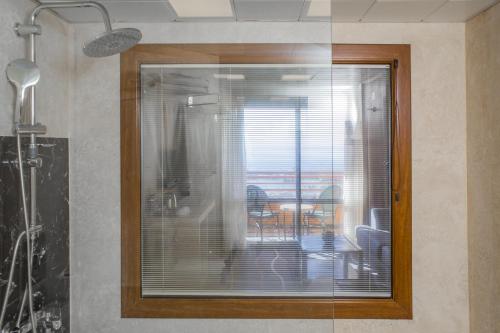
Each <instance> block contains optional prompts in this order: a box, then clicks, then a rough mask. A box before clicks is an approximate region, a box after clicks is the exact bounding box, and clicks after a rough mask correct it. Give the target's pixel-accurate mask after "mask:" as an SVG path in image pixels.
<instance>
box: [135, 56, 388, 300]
mask: <svg viewBox="0 0 500 333" xmlns="http://www.w3.org/2000/svg"><path fill="white" fill-rule="evenodd" d="M141 86H142V87H143V89H142V96H141V115H142V122H141V124H142V128H141V132H142V181H141V186H142V221H141V226H142V227H141V231H142V234H141V246H142V249H141V251H142V252H141V258H142V260H141V264H142V270H141V272H142V273H141V274H142V277H141V278H142V293H143V296H144V297H154V296H203V295H209V296H290V297H311V296H315V297H332V296H333V295H334V294H335V295H336V296H337V295H338V296H341V297H343V296H347V297H351V296H356V297H358V296H361V297H389V296H390V295H391V289H390V284H391V282H390V281H391V276H390V271H391V266H390V265H391V244H390V240H391V237H390V233H391V230H390V226H391V218H390V133H391V130H390V128H391V126H390V124H391V119H390V113H391V112H390V110H391V101H390V69H389V67H388V66H380V65H376V66H375V65H335V66H334V67H333V69H332V68H330V66H318V65H231V66H229V65H143V66H142V68H141Z"/></svg>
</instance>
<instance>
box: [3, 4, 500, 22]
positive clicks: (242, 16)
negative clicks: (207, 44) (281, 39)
mask: <svg viewBox="0 0 500 333" xmlns="http://www.w3.org/2000/svg"><path fill="white" fill-rule="evenodd" d="M0 1H2V0H0ZM8 1H16V0H8ZM33 1H35V2H36V0H33ZM49 1H50V0H44V1H39V2H49ZM52 1H56V0H52ZM57 1H63V0H57ZM98 1H99V2H101V3H103V4H105V5H106V7H107V8H108V10H109V12H110V15H111V20H112V21H114V22H171V21H174V20H175V21H206V20H216V21H217V20H220V21H227V20H234V19H235V16H234V13H233V10H234V11H236V14H237V19H238V20H239V21H297V20H304V21H330V0H98ZM498 2H500V0H448V1H447V0H333V21H334V22H359V21H361V22H420V21H423V22H465V21H466V20H467V19H469V18H471V17H473V16H475V15H476V14H479V13H480V12H481V11H483V10H485V9H486V8H488V7H489V6H491V5H492V4H495V3H498ZM176 10H177V11H178V12H179V13H176ZM57 12H58V13H59V14H60V15H61V16H62V17H63V18H64V19H66V20H67V21H69V22H75V23H77V22H101V18H100V16H99V13H98V11H96V10H95V9H76V8H73V9H59V10H57ZM178 14H179V15H178Z"/></svg>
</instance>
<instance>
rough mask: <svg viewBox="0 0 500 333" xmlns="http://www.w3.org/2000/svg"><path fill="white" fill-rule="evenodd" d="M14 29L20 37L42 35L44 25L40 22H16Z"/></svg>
mask: <svg viewBox="0 0 500 333" xmlns="http://www.w3.org/2000/svg"><path fill="white" fill-rule="evenodd" d="M14 31H15V32H16V34H17V35H18V36H19V37H24V36H29V35H41V34H42V27H41V26H40V25H38V24H21V23H16V25H15V26H14Z"/></svg>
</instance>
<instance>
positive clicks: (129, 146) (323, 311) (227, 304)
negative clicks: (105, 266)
mask: <svg viewBox="0 0 500 333" xmlns="http://www.w3.org/2000/svg"><path fill="white" fill-rule="evenodd" d="M331 47H332V48H333V63H335V64H389V65H391V68H392V70H391V73H392V80H391V81H392V97H393V98H392V119H393V121H392V138H393V140H392V147H391V149H392V297H391V298H384V299H370V298H361V299H355V298H354V299H335V300H332V299H325V298H300V299H299V298H264V297H241V298H238V297H229V298H228V297H221V298H202V297H196V298H143V297H142V296H141V251H140V249H141V238H140V234H141V142H140V138H141V122H140V120H141V116H140V66H141V65H142V64H158V63H159V64H207V63H214V64H259V63H260V64H262V63H265V64H273V63H275V64H283V63H311V62H314V61H317V62H321V61H322V60H324V57H326V56H328V57H330V54H331V53H330V49H329V48H330V46H329V45H317V44H139V45H137V46H135V47H134V48H132V49H130V50H128V51H127V52H125V53H122V55H121V58H120V73H121V77H120V94H121V119H120V126H121V233H122V234H121V235H122V236H121V237H122V242H121V267H122V268H121V275H122V276H121V298H122V301H121V313H122V317H124V318H130V317H136V318H310V319H331V318H332V316H333V317H334V318H338V319H411V318H412V315H413V310H412V254H411V251H412V235H411V233H412V222H411V215H412V214H411V93H410V91H411V87H410V74H411V71H410V46H409V45H402V44H384V45H366V44H334V45H332V46H331Z"/></svg>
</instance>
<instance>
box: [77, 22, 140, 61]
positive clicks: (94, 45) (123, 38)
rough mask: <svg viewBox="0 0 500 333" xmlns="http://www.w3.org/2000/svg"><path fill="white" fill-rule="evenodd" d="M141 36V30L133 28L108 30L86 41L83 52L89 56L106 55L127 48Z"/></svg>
mask: <svg viewBox="0 0 500 333" xmlns="http://www.w3.org/2000/svg"><path fill="white" fill-rule="evenodd" d="M141 38H142V34H141V32H140V31H139V30H137V29H134V28H123V29H114V30H109V31H106V32H103V33H101V34H99V35H97V36H95V37H94V39H92V40H90V41H88V42H86V43H85V44H84V45H83V53H84V54H85V55H86V56H89V57H107V56H110V55H114V54H117V53H121V52H124V51H126V50H128V49H129V48H131V47H132V46H134V45H135V44H137V43H138V42H139V41H140V40H141Z"/></svg>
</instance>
